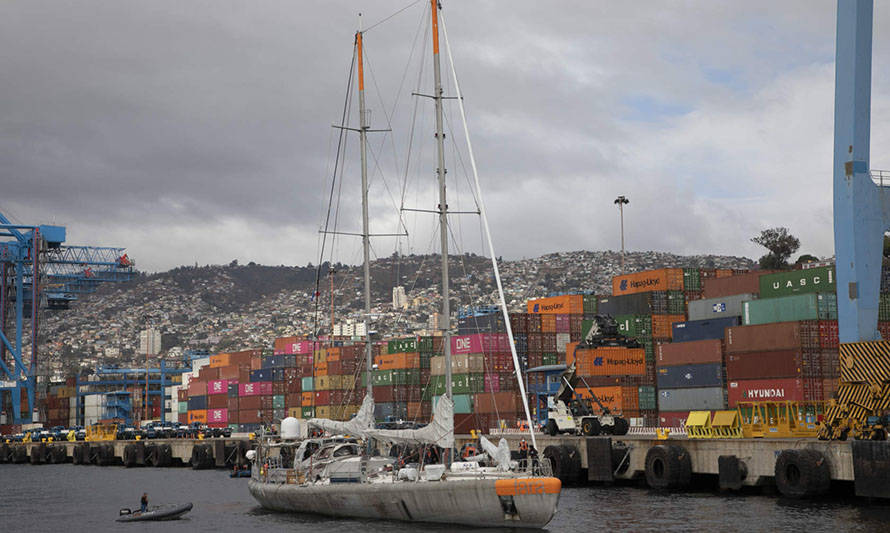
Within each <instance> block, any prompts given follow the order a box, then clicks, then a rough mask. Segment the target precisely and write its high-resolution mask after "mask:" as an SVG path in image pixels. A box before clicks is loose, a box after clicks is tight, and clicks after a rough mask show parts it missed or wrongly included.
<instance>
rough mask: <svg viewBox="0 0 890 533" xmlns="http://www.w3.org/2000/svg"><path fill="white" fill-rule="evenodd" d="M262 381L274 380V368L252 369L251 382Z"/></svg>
mask: <svg viewBox="0 0 890 533" xmlns="http://www.w3.org/2000/svg"><path fill="white" fill-rule="evenodd" d="M261 381H272V369H271V368H261V369H259V370H251V371H250V382H251V383H259V382H261Z"/></svg>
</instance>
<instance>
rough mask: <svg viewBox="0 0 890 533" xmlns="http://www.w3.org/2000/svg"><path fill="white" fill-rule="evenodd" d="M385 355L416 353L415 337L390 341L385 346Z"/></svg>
mask: <svg viewBox="0 0 890 533" xmlns="http://www.w3.org/2000/svg"><path fill="white" fill-rule="evenodd" d="M386 351H387V353H405V352H416V351H417V337H408V338H406V339H395V340H391V341H389V342H388V343H387V344H386Z"/></svg>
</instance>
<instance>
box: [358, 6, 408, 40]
mask: <svg viewBox="0 0 890 533" xmlns="http://www.w3.org/2000/svg"><path fill="white" fill-rule="evenodd" d="M418 2H420V0H414V1H413V2H411V3H410V4H408V5H407V6H405V7H403V8H402V9H399V10H398V11H396V12H395V13H393V14H392V15H390V16H388V17H386V18H384V19H383V20H380V21H378V22H375V23H374V24H371V25H370V26H368V28H367V29H366V30H364V31H363V32H362V33H368V32H369V31H371V30H373V29H374V28H376V27H377V26H379V25H381V24H383V23H384V22H386V21H388V20H389V19H391V18H393V17H395V16H396V15H398V14H400V13H401V12H403V11H405V10H408V9H411V8H412V7H414V5H416V4H417V3H418Z"/></svg>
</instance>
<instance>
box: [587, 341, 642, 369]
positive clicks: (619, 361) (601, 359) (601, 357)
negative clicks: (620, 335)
mask: <svg viewBox="0 0 890 533" xmlns="http://www.w3.org/2000/svg"><path fill="white" fill-rule="evenodd" d="M576 355H577V358H578V360H577V362H576V365H575V368H576V371H577V373H578V375H580V376H628V375H633V376H640V375H645V374H646V352H645V351H644V350H643V349H642V348H624V347H622V346H605V347H601V348H582V349H579V350H578V351H577V353H576Z"/></svg>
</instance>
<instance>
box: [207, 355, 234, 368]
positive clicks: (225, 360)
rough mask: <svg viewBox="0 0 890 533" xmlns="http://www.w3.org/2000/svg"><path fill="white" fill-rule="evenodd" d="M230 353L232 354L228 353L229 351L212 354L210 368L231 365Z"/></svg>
mask: <svg viewBox="0 0 890 533" xmlns="http://www.w3.org/2000/svg"><path fill="white" fill-rule="evenodd" d="M230 355H231V354H227V353H219V354H216V355H211V356H210V368H220V367H224V366H229V364H230V361H229V357H230Z"/></svg>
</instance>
